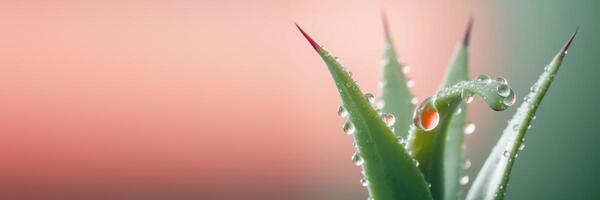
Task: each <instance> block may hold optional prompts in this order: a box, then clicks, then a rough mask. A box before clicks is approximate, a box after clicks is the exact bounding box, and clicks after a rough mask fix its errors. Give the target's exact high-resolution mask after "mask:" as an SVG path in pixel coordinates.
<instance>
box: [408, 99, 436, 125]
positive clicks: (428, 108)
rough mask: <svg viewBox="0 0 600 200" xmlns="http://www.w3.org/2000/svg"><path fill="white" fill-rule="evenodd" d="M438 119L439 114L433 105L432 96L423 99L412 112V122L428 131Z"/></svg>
mask: <svg viewBox="0 0 600 200" xmlns="http://www.w3.org/2000/svg"><path fill="white" fill-rule="evenodd" d="M439 121H440V115H439V113H438V112H437V109H436V108H435V107H434V105H433V100H432V97H428V98H427V99H425V100H424V101H423V102H422V103H421V104H420V105H419V106H418V107H417V109H416V110H415V112H414V114H413V123H414V124H415V125H416V126H417V127H418V128H420V129H423V130H425V131H430V130H432V129H434V128H435V127H436V126H437V125H438V123H439Z"/></svg>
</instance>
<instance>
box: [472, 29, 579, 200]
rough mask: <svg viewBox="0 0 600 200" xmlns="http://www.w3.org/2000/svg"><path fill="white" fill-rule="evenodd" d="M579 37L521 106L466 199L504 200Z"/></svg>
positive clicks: (555, 59)
mask: <svg viewBox="0 0 600 200" xmlns="http://www.w3.org/2000/svg"><path fill="white" fill-rule="evenodd" d="M576 34H577V31H575V33H573V35H571V37H570V38H569V40H568V41H567V43H566V44H565V45H564V47H563V48H562V49H561V50H560V51H559V53H558V54H557V55H556V56H555V57H554V58H553V59H552V61H551V62H550V64H549V65H548V66H547V67H546V68H545V69H544V72H543V73H542V75H541V76H540V77H539V78H538V80H537V81H536V83H535V84H534V85H533V86H532V89H531V92H530V93H529V94H528V95H527V96H526V97H525V99H526V100H525V101H524V102H523V103H522V104H521V105H520V106H519V108H518V109H517V112H516V113H515V115H514V116H513V117H512V119H511V120H510V121H509V124H508V126H507V127H506V128H505V129H504V131H503V133H502V136H501V137H500V140H499V141H498V142H497V143H496V145H495V146H494V148H493V149H492V152H491V153H490V155H489V156H488V158H487V160H486V161H485V163H484V165H483V167H482V168H481V171H480V172H479V174H478V175H477V178H476V179H475V181H474V182H473V185H472V186H471V189H470V190H469V192H468V194H467V198H466V199H468V200H480V199H484V200H491V199H504V193H505V191H506V188H507V187H506V186H507V184H508V181H509V177H510V172H511V170H512V166H513V164H514V161H515V158H516V155H517V153H518V151H519V149H520V147H521V145H522V143H523V139H524V137H525V133H526V132H527V130H528V127H529V125H530V124H531V120H532V119H533V117H534V116H535V112H536V111H537V108H538V107H539V104H540V103H541V101H542V99H543V98H544V95H545V94H546V92H547V91H548V89H549V87H550V85H551V84H552V81H553V79H554V76H555V75H556V74H557V72H558V69H559V68H560V65H561V64H562V61H563V58H564V57H565V55H566V54H567V50H568V48H569V46H570V45H571V42H572V41H573V39H574V38H575V35H576Z"/></svg>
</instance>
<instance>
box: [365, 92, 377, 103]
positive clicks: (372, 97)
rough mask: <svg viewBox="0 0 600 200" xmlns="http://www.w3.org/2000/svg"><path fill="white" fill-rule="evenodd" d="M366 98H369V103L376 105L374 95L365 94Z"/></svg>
mask: <svg viewBox="0 0 600 200" xmlns="http://www.w3.org/2000/svg"><path fill="white" fill-rule="evenodd" d="M365 98H367V101H369V103H371V104H372V103H375V96H373V94H371V93H365Z"/></svg>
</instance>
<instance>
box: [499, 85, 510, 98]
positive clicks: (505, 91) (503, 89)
mask: <svg viewBox="0 0 600 200" xmlns="http://www.w3.org/2000/svg"><path fill="white" fill-rule="evenodd" d="M496 92H498V95H500V96H502V97H507V96H508V95H509V94H510V88H509V87H508V85H506V84H499V85H498V86H496Z"/></svg>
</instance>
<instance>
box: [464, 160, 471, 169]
mask: <svg viewBox="0 0 600 200" xmlns="http://www.w3.org/2000/svg"><path fill="white" fill-rule="evenodd" d="M469 168H471V160H469V159H466V160H465V163H463V169H469Z"/></svg>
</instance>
